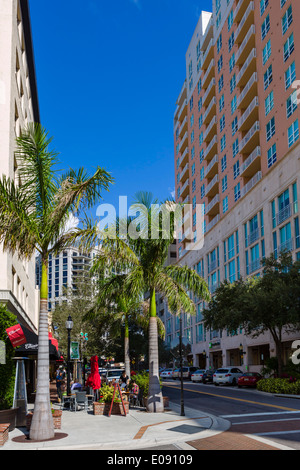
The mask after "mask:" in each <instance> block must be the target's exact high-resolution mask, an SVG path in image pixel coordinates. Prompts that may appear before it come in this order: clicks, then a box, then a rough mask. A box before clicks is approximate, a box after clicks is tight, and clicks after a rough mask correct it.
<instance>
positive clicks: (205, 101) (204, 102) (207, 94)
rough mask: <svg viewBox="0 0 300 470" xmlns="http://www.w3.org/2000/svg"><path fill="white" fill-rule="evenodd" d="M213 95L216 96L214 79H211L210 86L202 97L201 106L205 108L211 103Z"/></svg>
mask: <svg viewBox="0 0 300 470" xmlns="http://www.w3.org/2000/svg"><path fill="white" fill-rule="evenodd" d="M215 94H216V79H215V78H212V79H211V81H210V84H209V85H208V87H207V90H206V92H205V93H204V95H203V99H202V105H203V106H207V105H208V103H210V102H211V100H212V99H213V97H214V96H215Z"/></svg>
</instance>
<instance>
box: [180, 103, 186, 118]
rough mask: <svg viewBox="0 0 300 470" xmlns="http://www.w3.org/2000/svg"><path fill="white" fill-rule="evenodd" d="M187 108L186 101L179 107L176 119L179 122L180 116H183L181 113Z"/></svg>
mask: <svg viewBox="0 0 300 470" xmlns="http://www.w3.org/2000/svg"><path fill="white" fill-rule="evenodd" d="M186 107H187V100H184V102H183V105H182V106H181V108H180V110H179V113H178V119H179V120H181V116H182V114H183V111H185V110H186Z"/></svg>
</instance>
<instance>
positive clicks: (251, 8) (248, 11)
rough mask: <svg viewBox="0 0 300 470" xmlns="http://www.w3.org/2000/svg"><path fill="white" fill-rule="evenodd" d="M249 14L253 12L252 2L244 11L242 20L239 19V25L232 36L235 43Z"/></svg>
mask: <svg viewBox="0 0 300 470" xmlns="http://www.w3.org/2000/svg"><path fill="white" fill-rule="evenodd" d="M251 12H254V1H252V2H250V3H249V5H248V8H247V10H246V11H245V13H244V16H243V18H242V19H241V21H240V23H239V25H238V27H237V29H236V31H235V34H234V40H235V42H237V41H238V39H239V37H240V34H241V32H242V29H243V27H244V25H245V23H246V21H247V19H248V17H249V15H250V14H251Z"/></svg>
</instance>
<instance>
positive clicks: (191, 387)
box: [163, 380, 300, 450]
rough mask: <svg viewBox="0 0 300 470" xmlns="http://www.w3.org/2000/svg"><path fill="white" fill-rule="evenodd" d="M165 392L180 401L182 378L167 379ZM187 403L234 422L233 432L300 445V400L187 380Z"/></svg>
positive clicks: (195, 408)
mask: <svg viewBox="0 0 300 470" xmlns="http://www.w3.org/2000/svg"><path fill="white" fill-rule="evenodd" d="M163 394H164V395H165V396H168V397H169V399H170V402H173V403H177V404H180V382H179V381H178V380H177V381H171V380H170V381H165V382H163ZM184 405H185V407H188V408H192V409H194V410H195V411H196V410H199V411H200V410H201V411H204V412H206V413H209V414H212V415H214V416H217V417H219V418H222V419H226V420H228V421H229V422H230V423H231V428H230V432H234V433H241V434H243V435H255V436H257V438H258V439H267V440H268V441H269V442H274V443H275V442H276V443H278V444H281V445H284V446H288V447H290V448H293V449H297V450H298V449H300V400H299V399H296V398H284V397H283V398H282V397H274V396H273V395H270V396H269V395H267V394H265V393H262V392H258V391H257V390H253V389H244V388H243V389H239V388H237V387H228V386H219V387H216V386H215V385H213V384H206V385H204V384H199V383H196V384H195V383H192V382H189V381H185V382H184Z"/></svg>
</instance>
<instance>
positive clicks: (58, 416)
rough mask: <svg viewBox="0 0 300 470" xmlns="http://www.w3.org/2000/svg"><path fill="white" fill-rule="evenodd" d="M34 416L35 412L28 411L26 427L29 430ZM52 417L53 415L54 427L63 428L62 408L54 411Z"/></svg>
mask: <svg viewBox="0 0 300 470" xmlns="http://www.w3.org/2000/svg"><path fill="white" fill-rule="evenodd" d="M32 417H33V413H28V415H27V416H26V428H27V429H28V431H29V429H30V426H31V420H32ZM52 417H53V425H54V429H61V417H62V411H61V410H55V411H54V412H53V413H52Z"/></svg>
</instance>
